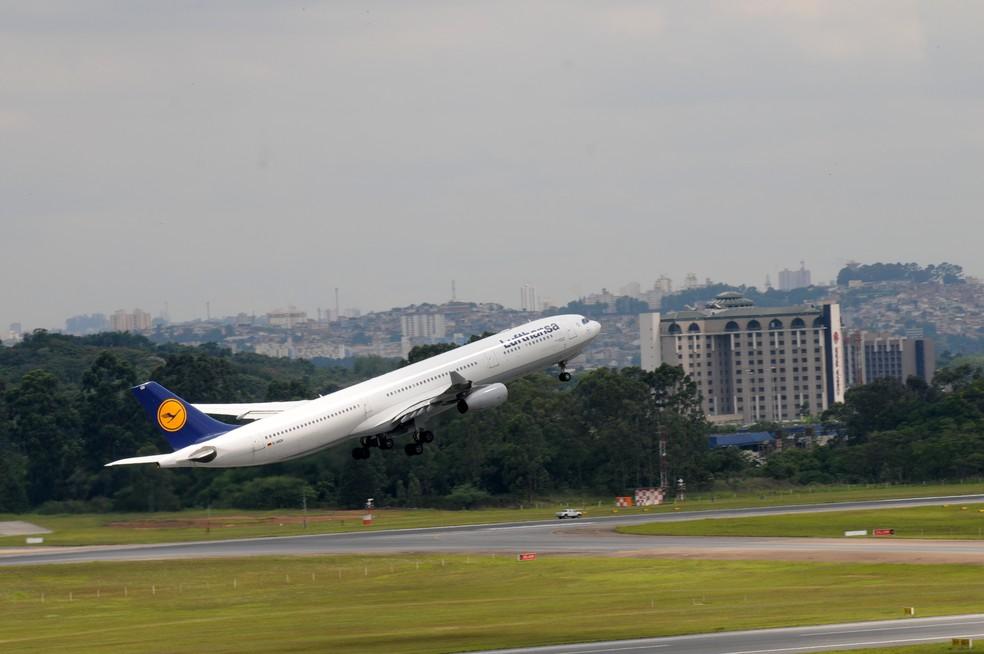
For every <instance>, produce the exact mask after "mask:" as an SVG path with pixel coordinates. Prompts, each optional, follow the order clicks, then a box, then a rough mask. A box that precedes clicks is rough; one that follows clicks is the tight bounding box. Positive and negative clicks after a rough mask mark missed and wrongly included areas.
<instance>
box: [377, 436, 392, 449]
mask: <svg viewBox="0 0 984 654" xmlns="http://www.w3.org/2000/svg"><path fill="white" fill-rule="evenodd" d="M376 442H377V443H379V449H381V450H392V449H393V439H392V438H390V437H389V436H380V437H378V438H377V439H376Z"/></svg>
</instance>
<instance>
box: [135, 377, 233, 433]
mask: <svg viewBox="0 0 984 654" xmlns="http://www.w3.org/2000/svg"><path fill="white" fill-rule="evenodd" d="M131 390H132V391H133V395H134V397H136V398H137V401H138V402H140V405H141V406H142V407H143V408H144V411H145V412H146V413H147V417H148V418H150V421H151V422H153V423H154V424H155V425H157V428H158V429H160V431H161V433H162V434H163V435H164V438H166V439H167V442H168V443H170V444H171V449H173V450H180V449H181V448H182V447H188V446H189V445H193V444H194V443H201V442H202V441H207V440H209V439H211V438H215V437H216V436H218V435H219V434H223V433H225V432H227V431H230V430H233V429H235V428H236V425H229V424H226V423H224V422H219V421H218V420H215V419H214V418H210V417H209V416H207V415H205V414H204V413H202V412H201V411H199V410H198V409H196V408H195V407H193V406H191V405H190V404H188V403H187V402H185V401H184V400H182V399H181V398H180V397H178V396H177V395H175V394H174V393H172V392H171V391H169V390H167V389H166V388H164V387H163V386H161V385H160V384H158V383H157V382H145V383H143V384H140V385H139V386H134V387H133V388H132V389H131Z"/></svg>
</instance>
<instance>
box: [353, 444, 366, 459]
mask: <svg viewBox="0 0 984 654" xmlns="http://www.w3.org/2000/svg"><path fill="white" fill-rule="evenodd" d="M352 458H353V459H356V460H361V459H368V458H369V448H368V447H353V448H352Z"/></svg>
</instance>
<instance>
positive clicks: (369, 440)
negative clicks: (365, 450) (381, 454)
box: [359, 436, 379, 447]
mask: <svg viewBox="0 0 984 654" xmlns="http://www.w3.org/2000/svg"><path fill="white" fill-rule="evenodd" d="M359 444H360V445H362V447H376V446H377V445H379V442H378V441H377V440H376V437H375V436H363V437H362V438H360V439H359Z"/></svg>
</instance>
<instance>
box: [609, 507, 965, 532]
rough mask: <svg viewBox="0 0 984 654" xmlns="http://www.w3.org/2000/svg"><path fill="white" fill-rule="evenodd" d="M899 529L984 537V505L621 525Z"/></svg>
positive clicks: (637, 528) (639, 528)
mask: <svg viewBox="0 0 984 654" xmlns="http://www.w3.org/2000/svg"><path fill="white" fill-rule="evenodd" d="M860 529H866V530H868V533H869V535H870V534H871V532H872V531H873V530H874V529H894V530H895V536H894V538H947V539H951V538H953V539H980V538H984V504H962V503H958V504H951V505H948V506H922V507H914V508H907V509H877V510H874V511H831V512H829V513H810V514H800V515H776V516H760V517H754V518H719V519H703V520H687V521H681V522H662V523H655V522H653V523H649V524H645V525H633V526H629V527H620V528H619V529H618V531H620V532H622V533H625V534H644V535H659V536H801V537H811V538H818V537H819V538H824V537H826V538H842V537H843V536H844V532H845V531H848V530H860Z"/></svg>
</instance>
